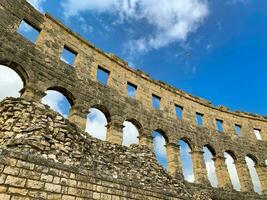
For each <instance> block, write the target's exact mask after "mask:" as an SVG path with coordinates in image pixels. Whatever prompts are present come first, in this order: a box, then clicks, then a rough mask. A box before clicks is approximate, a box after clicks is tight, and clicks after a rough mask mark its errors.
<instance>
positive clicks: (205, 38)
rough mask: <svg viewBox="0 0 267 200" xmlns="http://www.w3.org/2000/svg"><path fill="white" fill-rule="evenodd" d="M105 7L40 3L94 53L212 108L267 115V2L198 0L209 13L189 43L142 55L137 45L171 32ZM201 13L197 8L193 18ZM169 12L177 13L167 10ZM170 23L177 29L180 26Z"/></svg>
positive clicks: (148, 48)
mask: <svg viewBox="0 0 267 200" xmlns="http://www.w3.org/2000/svg"><path fill="white" fill-rule="evenodd" d="M149 1H150V0H149ZM83 2H88V1H83ZM103 2H105V5H102V4H101V3H98V5H94V3H84V5H77V4H79V3H80V1H74V0H65V1H45V0H43V1H42V4H40V5H41V6H42V9H43V11H46V12H49V13H51V14H52V15H53V16H55V17H56V18H58V19H60V20H61V21H63V22H64V24H66V25H67V26H68V27H70V28H71V29H72V30H74V31H75V32H78V33H79V34H80V35H82V36H83V37H85V38H86V39H88V40H89V41H90V42H92V43H93V44H95V45H96V46H97V47H100V48H101V49H103V50H105V51H107V52H112V53H114V54H116V55H118V56H119V57H121V58H123V59H125V60H126V61H128V62H129V63H130V64H131V66H133V67H135V68H138V69H141V70H143V71H145V72H147V73H149V74H150V75H151V77H152V78H154V79H157V80H162V81H164V82H167V83H169V84H171V85H173V86H175V87H177V88H179V89H182V90H184V91H186V92H189V93H191V94H193V95H196V96H200V97H203V98H206V99H208V100H210V101H212V103H213V104H214V105H226V106H228V107H230V108H231V109H232V110H244V111H248V112H254V113H259V114H266V115H267V104H266V101H267V94H266V93H265V92H264V91H265V85H266V82H267V79H266V78H265V72H266V71H267V70H266V66H265V65H266V63H267V56H265V52H266V50H267V29H266V28H265V26H266V20H267V10H266V7H267V2H266V1H263V0H258V1H251V0H219V1H212V0H209V1H204V0H199V1H196V2H199V4H200V5H202V6H205V7H206V9H207V10H206V12H205V11H202V14H199V15H200V17H199V18H196V20H195V21H194V23H191V24H190V25H191V26H193V27H194V28H193V30H192V31H188V32H187V31H185V34H186V39H181V38H180V37H176V39H172V40H171V41H170V42H168V44H167V45H162V46H161V47H155V46H157V45H156V44H154V46H153V45H149V44H148V43H145V42H143V43H144V45H145V46H146V47H145V50H140V49H139V48H138V47H137V46H138V45H137V43H134V42H136V40H142V39H148V38H150V37H151V36H152V37H153V36H155V32H164V31H165V32H164V33H166V32H167V33H168V31H169V30H166V29H168V27H167V28H164V30H163V31H162V30H161V31H158V29H159V28H161V24H159V23H155V22H148V17H150V15H149V16H146V15H145V16H144V17H142V18H140V19H139V18H137V17H136V15H138V14H139V13H138V11H134V12H136V13H134V14H131V13H130V14H128V13H127V12H131V11H129V10H126V11H125V12H121V11H118V10H116V9H115V8H114V7H115V6H116V5H113V4H112V3H110V5H109V2H112V1H110V0H103ZM130 2H131V1H130ZM132 2H135V1H132ZM177 2H181V1H180V0H178V1H177ZM160 3H162V1H159V3H158V4H160ZM96 4H97V3H96ZM103 4H104V3H103ZM163 4H164V3H163ZM63 5H65V6H63ZM157 6H158V7H164V5H155V7H156V8H157ZM145 9H147V8H145ZM168 9H169V10H168ZM191 9H192V8H191ZM197 9H199V8H198V7H197V6H195V8H193V9H192V11H194V10H197ZM110 10H112V11H110ZM165 10H167V11H166V12H167V13H172V12H173V11H176V10H172V9H170V8H168V7H167V6H166V9H165ZM189 10H190V8H189ZM177 11H180V9H179V8H177ZM198 12H200V13H201V11H198ZM159 15H160V14H159ZM169 15H170V17H173V15H174V14H169ZM151 16H152V17H151V18H152V19H154V18H155V19H157V16H154V15H153V14H151ZM153 17H154V18H153ZM183 17H184V18H186V17H187V16H186V14H185V16H183ZM181 20H182V19H180V21H181ZM166 21H167V22H169V21H171V23H174V24H175V23H176V22H178V21H179V20H178V19H177V20H176V21H175V19H174V21H173V20H169V21H168V19H167V20H166ZM77 22H78V23H77ZM189 23H190V22H189ZM192 24H193V25H192ZM158 34H160V33H158ZM166 38H168V37H166ZM167 40H168V39H167ZM133 41H134V42H133ZM132 43H133V44H132ZM138 44H139V43H138ZM139 45H141V44H139ZM152 46H153V47H152ZM141 49H142V48H141Z"/></svg>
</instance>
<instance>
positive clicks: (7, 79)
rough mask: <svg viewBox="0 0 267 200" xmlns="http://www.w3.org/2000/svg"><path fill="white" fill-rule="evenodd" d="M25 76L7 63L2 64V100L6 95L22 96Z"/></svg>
mask: <svg viewBox="0 0 267 200" xmlns="http://www.w3.org/2000/svg"><path fill="white" fill-rule="evenodd" d="M24 78H25V77H22V76H21V75H19V73H17V72H16V71H15V70H13V69H11V68H10V67H7V66H5V65H0V101H2V100H3V99H4V98H6V97H20V90H21V89H22V88H23V86H24V85H25V79H24Z"/></svg>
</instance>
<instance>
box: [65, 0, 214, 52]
mask: <svg viewBox="0 0 267 200" xmlns="http://www.w3.org/2000/svg"><path fill="white" fill-rule="evenodd" d="M62 6H63V9H64V15H65V17H72V16H79V15H80V14H81V13H84V12H86V11H94V12H96V13H109V14H111V15H114V16H117V23H123V22H125V21H128V22H129V21H130V22H135V21H141V20H142V21H145V22H146V23H147V24H148V25H150V26H152V27H153V28H152V29H153V31H151V33H148V34H147V35H142V36H140V37H139V38H136V39H132V40H130V41H128V42H127V43H126V44H125V47H126V48H127V49H128V51H130V52H132V53H136V52H137V53H145V52H148V51H150V50H152V49H159V48H162V47H166V46H168V45H169V44H171V43H173V42H179V41H180V42H181V41H185V40H186V39H187V37H188V34H189V33H191V32H193V31H195V30H196V29H197V28H198V27H199V26H200V25H201V24H202V22H203V21H204V19H205V17H206V16H207V15H208V14H209V9H208V3H207V1H206V0H159V1H157V2H156V3H155V1H154V0H139V1H137V0H119V1H114V0H102V1H91V0H67V1H65V2H63V3H62Z"/></svg>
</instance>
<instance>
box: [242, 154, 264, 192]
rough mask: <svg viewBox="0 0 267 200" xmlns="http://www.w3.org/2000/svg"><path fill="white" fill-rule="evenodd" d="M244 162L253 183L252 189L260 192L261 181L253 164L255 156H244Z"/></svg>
mask: <svg viewBox="0 0 267 200" xmlns="http://www.w3.org/2000/svg"><path fill="white" fill-rule="evenodd" d="M245 159H246V163H247V166H248V170H249V174H250V177H251V180H252V183H253V187H254V191H255V192H257V193H259V194H261V183H260V179H259V176H258V173H257V171H256V168H255V165H256V164H257V160H256V158H254V156H251V155H248V156H246V158H245Z"/></svg>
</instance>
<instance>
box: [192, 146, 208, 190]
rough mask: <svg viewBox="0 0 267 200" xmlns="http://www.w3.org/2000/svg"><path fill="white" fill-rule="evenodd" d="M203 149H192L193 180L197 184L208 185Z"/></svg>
mask: <svg viewBox="0 0 267 200" xmlns="http://www.w3.org/2000/svg"><path fill="white" fill-rule="evenodd" d="M203 154H204V152H203V151H196V150H195V151H192V152H191V155H192V161H193V170H194V176H195V182H196V183H199V184H205V185H210V182H209V179H208V174H207V169H206V164H205V160H204V156H203Z"/></svg>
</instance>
